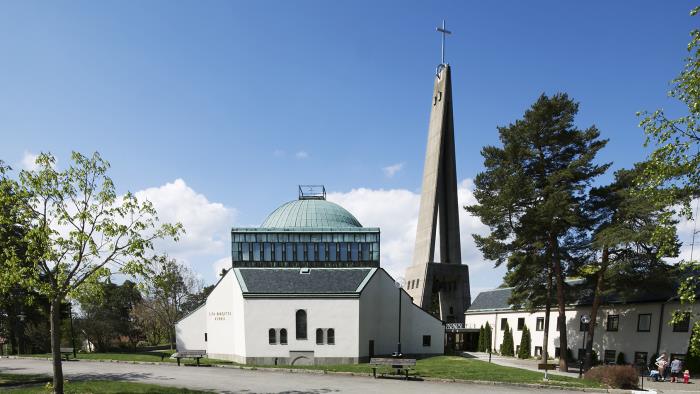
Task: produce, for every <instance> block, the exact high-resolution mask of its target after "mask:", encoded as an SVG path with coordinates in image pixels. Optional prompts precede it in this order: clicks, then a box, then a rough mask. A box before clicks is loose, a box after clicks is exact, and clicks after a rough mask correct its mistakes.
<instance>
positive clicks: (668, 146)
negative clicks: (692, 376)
mask: <svg viewBox="0 0 700 394" xmlns="http://www.w3.org/2000/svg"><path fill="white" fill-rule="evenodd" d="M698 10H700V7H696V8H694V9H693V10H692V11H691V12H690V15H691V16H695V15H697V13H698ZM690 37H691V39H690V43H688V47H687V48H688V57H686V59H685V66H684V67H683V70H682V71H681V73H680V75H679V76H678V77H677V78H675V79H674V80H673V86H672V88H671V91H670V92H668V95H669V96H670V97H672V98H675V99H677V100H679V101H680V102H681V103H682V104H683V105H684V106H685V107H686V112H685V114H684V115H683V116H680V117H677V118H672V117H669V116H668V115H667V114H666V113H665V112H664V111H663V110H656V111H654V112H651V113H650V112H642V113H638V115H639V116H642V121H641V123H640V126H641V127H642V128H643V129H644V133H645V134H646V142H645V146H652V147H653V148H654V150H653V151H652V153H651V154H650V155H649V157H648V160H647V162H646V166H645V171H644V174H643V176H641V177H639V178H638V182H639V183H640V184H641V185H642V186H643V187H645V189H646V190H645V193H644V194H645V197H646V198H647V199H648V200H649V201H651V202H653V203H655V204H657V203H661V204H665V205H667V206H669V207H673V208H675V209H674V210H675V212H673V213H668V214H666V215H665V216H664V217H662V219H664V220H666V222H667V224H670V223H671V222H672V221H673V220H674V214H675V215H678V216H681V217H686V218H690V217H692V205H691V202H692V201H693V198H695V199H698V198H700V30H698V29H694V30H693V31H691V32H690ZM661 189H663V191H662V192H660V190H661ZM697 204H698V206H700V200H698V202H697ZM697 216H698V209H697V208H696V213H695V221H696V222H697V220H698V217H697ZM693 231H694V234H693V241H694V240H695V235H696V234H697V232H696V230H695V229H694V230H693ZM654 237H655V239H656V240H657V242H663V241H667V243H668V248H669V249H672V248H673V247H674V240H673V238H672V237H669V235H668V233H667V232H666V228H665V227H662V228H660V229H659V230H658V231H657V233H656V234H655V235H654ZM680 267H681V268H682V269H683V270H684V271H685V272H687V273H688V275H687V276H686V278H685V279H684V281H683V282H682V283H681V285H680V287H679V288H678V295H679V297H680V301H681V310H679V311H677V313H676V314H675V316H674V319H676V320H677V319H680V318H681V317H682V316H683V313H685V312H689V311H690V310H691V307H692V305H694V304H695V302H696V295H697V294H698V290H700V275H698V274H697V273H698V272H700V259H698V258H697V257H695V256H691V258H689V259H688V260H684V261H682V262H681V263H680ZM694 320H695V323H694V324H693V332H694V333H697V334H700V319H698V318H697V316H696V319H694ZM693 338H694V340H693V342H692V343H691V346H690V350H691V353H694V354H695V355H698V356H700V335H694V336H693ZM689 354H690V353H689Z"/></svg>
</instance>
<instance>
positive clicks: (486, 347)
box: [484, 322, 493, 353]
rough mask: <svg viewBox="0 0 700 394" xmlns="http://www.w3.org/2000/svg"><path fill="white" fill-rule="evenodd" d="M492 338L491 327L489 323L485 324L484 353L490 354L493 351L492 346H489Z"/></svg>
mask: <svg viewBox="0 0 700 394" xmlns="http://www.w3.org/2000/svg"><path fill="white" fill-rule="evenodd" d="M491 338H493V331H491V325H490V324H489V322H486V326H484V351H485V352H489V353H490V352H491V351H493V346H492V344H491V341H492V339H491Z"/></svg>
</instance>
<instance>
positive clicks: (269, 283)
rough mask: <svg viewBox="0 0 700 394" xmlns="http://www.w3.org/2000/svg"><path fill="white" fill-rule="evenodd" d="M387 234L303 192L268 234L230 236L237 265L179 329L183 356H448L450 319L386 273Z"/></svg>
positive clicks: (320, 194)
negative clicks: (383, 245) (383, 242)
mask: <svg viewBox="0 0 700 394" xmlns="http://www.w3.org/2000/svg"><path fill="white" fill-rule="evenodd" d="M379 236H380V231H379V229H378V228H368V227H362V225H361V224H360V223H359V221H358V220H357V219H356V218H355V217H354V216H353V215H352V214H351V213H350V212H348V211H347V210H345V209H344V208H342V207H341V206H339V205H337V204H334V203H332V202H330V201H327V200H326V192H325V188H324V187H322V186H311V187H308V186H300V187H299V196H298V199H297V200H293V201H290V202H287V203H285V204H283V205H281V206H280V207H279V208H277V209H276V210H274V211H273V212H272V213H271V214H270V215H269V216H268V217H267V219H265V221H264V222H263V223H262V225H261V226H260V227H257V228H234V229H232V231H231V245H232V248H231V252H232V256H231V268H230V269H229V270H228V271H227V272H226V274H225V275H223V277H222V278H221V279H220V280H219V282H218V283H217V285H216V286H215V288H214V290H213V291H212V292H211V294H210V295H209V297H208V298H207V300H206V302H205V303H204V304H202V305H201V306H200V307H199V308H198V309H196V310H195V311H193V312H192V313H190V314H189V315H187V316H185V317H184V318H183V319H181V320H180V321H179V322H178V323H177V325H176V337H177V349H178V351H184V350H206V352H207V355H208V357H211V358H217V359H223V360H231V361H235V362H238V363H243V364H258V365H265V364H268V365H269V364H273V365H274V364H296V365H303V364H342V363H358V362H362V361H368V360H369V358H370V357H372V356H375V355H391V354H393V353H401V354H410V355H415V356H424V355H436V354H442V353H443V351H444V335H445V328H444V325H443V323H442V321H441V320H439V319H438V318H436V317H434V316H433V315H431V314H429V313H427V312H426V311H424V310H423V309H421V308H420V307H419V306H417V305H416V304H414V303H413V302H412V299H411V297H410V296H409V295H408V293H406V291H405V290H404V289H403V288H401V286H399V285H398V284H397V283H396V281H395V280H394V278H392V277H391V276H390V275H389V274H388V273H387V272H386V271H385V270H384V269H382V268H381V265H380V253H379Z"/></svg>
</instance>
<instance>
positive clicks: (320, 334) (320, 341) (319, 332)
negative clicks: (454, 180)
mask: <svg viewBox="0 0 700 394" xmlns="http://www.w3.org/2000/svg"><path fill="white" fill-rule="evenodd" d="M316 344H317V345H323V329H320V328H317V329H316Z"/></svg>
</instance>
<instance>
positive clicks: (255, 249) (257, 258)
mask: <svg viewBox="0 0 700 394" xmlns="http://www.w3.org/2000/svg"><path fill="white" fill-rule="evenodd" d="M253 260H254V261H260V243H259V242H254V243H253Z"/></svg>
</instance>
